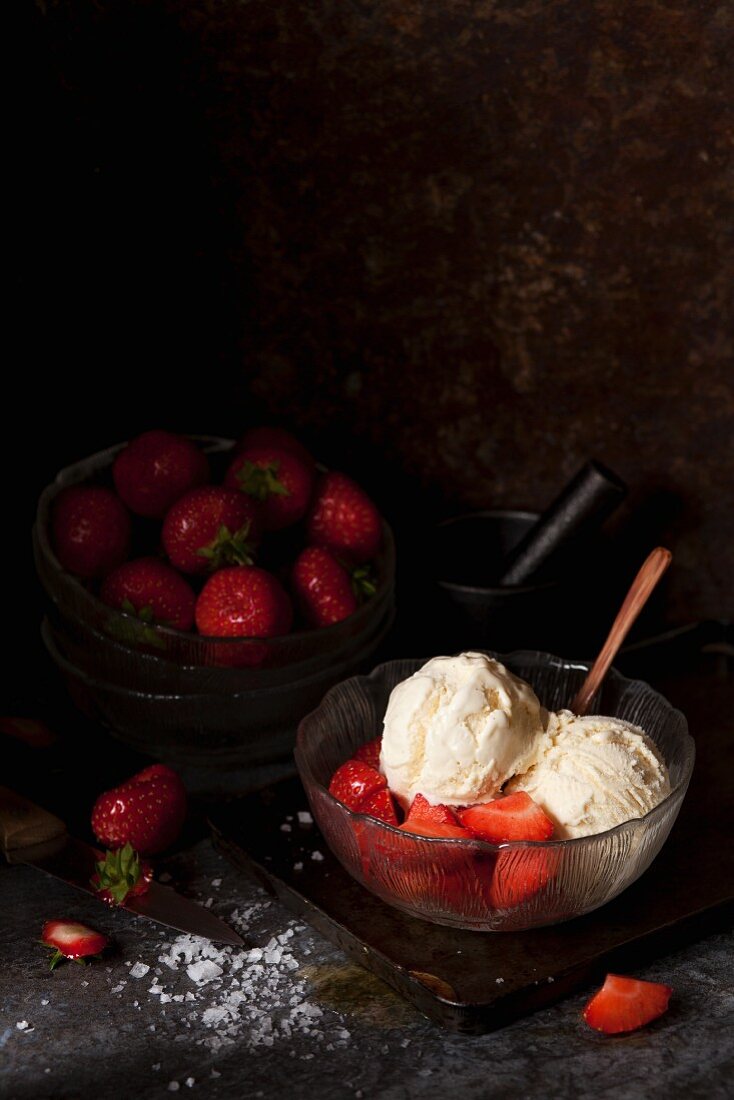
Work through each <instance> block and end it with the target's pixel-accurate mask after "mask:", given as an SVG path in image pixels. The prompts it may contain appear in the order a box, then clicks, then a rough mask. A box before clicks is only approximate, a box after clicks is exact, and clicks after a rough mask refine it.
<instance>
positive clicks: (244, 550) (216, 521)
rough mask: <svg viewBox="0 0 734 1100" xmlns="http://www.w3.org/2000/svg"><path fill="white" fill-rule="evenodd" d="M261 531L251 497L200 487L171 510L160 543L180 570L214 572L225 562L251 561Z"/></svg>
mask: <svg viewBox="0 0 734 1100" xmlns="http://www.w3.org/2000/svg"><path fill="white" fill-rule="evenodd" d="M260 530H261V522H260V515H259V506H258V504H257V502H256V501H254V500H253V499H252V498H251V497H248V496H245V494H244V493H238V492H237V491H236V490H235V489H225V488H224V487H223V486H222V485H203V486H201V488H199V489H192V490H191V491H190V492H188V493H184V495H183V496H182V497H180V498H179V500H177V501H176V503H175V504H174V505H173V507H172V508H169V510H168V512H167V513H166V518H165V520H164V521H163V530H162V532H161V541H162V543H163V549H164V550H165V551H166V553H167V554H168V557H169V558H170V560H171V562H172V564H173V565H175V567H176V568H177V569H180V570H181V572H182V573H192V574H196V573H213V572H214V571H215V570H216V569H220V568H221V567H222V566H223V565H251V564H252V553H253V550H254V546H255V543H256V542H257V539H258V537H259V535H260Z"/></svg>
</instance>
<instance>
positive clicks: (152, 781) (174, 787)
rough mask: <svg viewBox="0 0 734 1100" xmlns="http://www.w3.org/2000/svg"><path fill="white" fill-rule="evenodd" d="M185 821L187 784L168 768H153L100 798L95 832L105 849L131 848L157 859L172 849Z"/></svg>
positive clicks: (93, 811) (94, 815)
mask: <svg viewBox="0 0 734 1100" xmlns="http://www.w3.org/2000/svg"><path fill="white" fill-rule="evenodd" d="M185 818H186V790H185V788H184V785H183V783H182V782H181V780H180V778H179V777H178V775H176V773H175V772H174V771H173V770H172V769H171V768H168V767H166V765H165V764H153V765H151V767H149V768H143V770H142V771H141V772H138V773H137V775H134V776H132V778H131V779H128V780H127V781H126V782H125V783H121V784H120V786H119V787H113V788H112V790H109V791H105V792H104V793H103V794H101V795H100V796H99V798H98V799H97V801H96V802H95V804H94V808H93V810H92V832H93V833H94V835H95V836H96V838H97V840H98V841H99V842H100V844H103V845H104V846H105V848H123V847H124V846H125V845H126V844H130V845H132V847H133V848H134V849H135V851H136V852H139V853H141V855H155V854H156V853H158V852H162V851H164V850H165V849H166V848H170V846H171V845H172V844H173V842H174V841H175V840H176V839H177V838H178V835H179V833H180V832H181V829H182V827H183V823H184V820H185Z"/></svg>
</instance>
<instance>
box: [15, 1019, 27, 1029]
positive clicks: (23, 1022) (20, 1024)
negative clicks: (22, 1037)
mask: <svg viewBox="0 0 734 1100" xmlns="http://www.w3.org/2000/svg"><path fill="white" fill-rule="evenodd" d="M15 1026H16V1027H17V1029H18V1031H27V1030H28V1021H27V1020H18V1023H17V1024H16V1025H15Z"/></svg>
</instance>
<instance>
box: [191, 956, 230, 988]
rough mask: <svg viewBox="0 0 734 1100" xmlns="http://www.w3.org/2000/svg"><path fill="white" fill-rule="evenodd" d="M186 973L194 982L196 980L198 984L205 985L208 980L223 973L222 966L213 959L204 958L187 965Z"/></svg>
mask: <svg viewBox="0 0 734 1100" xmlns="http://www.w3.org/2000/svg"><path fill="white" fill-rule="evenodd" d="M186 973H187V974H188V976H189V977H190V978H191V981H192V982H196V984H197V985H204V984H205V983H206V982H210V981H212V980H213V979H214V978H218V977H219V975H220V974H221V973H222V968H221V966H218V965H217V963H215V962H214V960H213V959H202V960H201V962H194V963H190V964H189V966H187V967H186Z"/></svg>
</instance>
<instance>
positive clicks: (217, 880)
mask: <svg viewBox="0 0 734 1100" xmlns="http://www.w3.org/2000/svg"><path fill="white" fill-rule="evenodd" d="M221 885H222V880H221V879H220V878H213V879H212V886H213V887H214V889H215V890H218V889H219V887H220V886H221Z"/></svg>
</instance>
